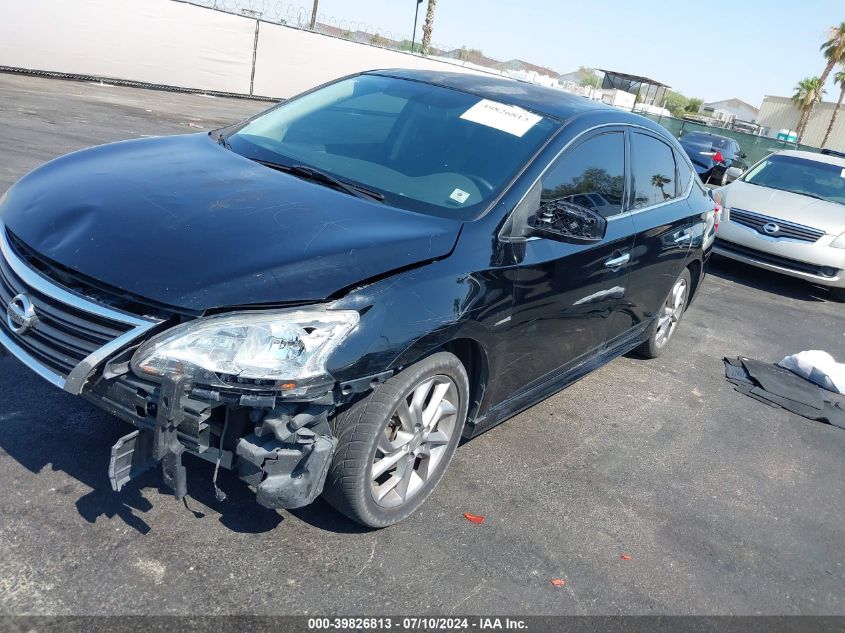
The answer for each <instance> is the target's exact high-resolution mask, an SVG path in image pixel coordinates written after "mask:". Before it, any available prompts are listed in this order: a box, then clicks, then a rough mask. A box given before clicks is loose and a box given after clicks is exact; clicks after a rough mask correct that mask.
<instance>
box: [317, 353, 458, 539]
mask: <svg viewBox="0 0 845 633" xmlns="http://www.w3.org/2000/svg"><path fill="white" fill-rule="evenodd" d="M468 395H469V381H468V378H467V373H466V370H465V369H464V366H463V365H462V364H461V362H460V361H459V360H458V358H457V357H456V356H454V355H453V354H450V353H448V352H439V353H437V354H433V355H432V356H429V357H428V358H425V359H423V360H421V361H419V362H418V363H415V364H414V365H411V366H410V367H407V368H406V369H404V370H403V371H401V372H399V373H398V374H396V375H395V376H393V377H392V378H390V380H388V381H386V382H385V383H384V384H382V385H379V386H377V387H375V388H374V389H373V391H372V392H370V393H369V394H368V395H367V396H365V397H364V398H361V399H360V400H358V401H356V402H355V403H353V404H352V405H350V406H349V407H347V408H346V409H344V410H343V411H341V412H340V413H338V414H337V415H336V416H335V417H334V419H333V420H332V428H333V431H334V434H335V436H336V437H337V438H338V445H337V449H336V450H335V453H334V456H333V458H332V465H331V468H330V469H329V474H328V477H327V479H326V486H325V492H324V496H325V498H326V500H327V501H328V502H329V503H331V504H332V505H333V506H334V507H335V508H336V509H337V510H339V511H340V512H342V513H343V514H345V515H346V516H348V517H349V518H351V519H353V520H355V521H357V522H358V523H361V524H363V525H366V526H369V527H386V526H388V525H392V524H394V523H397V522H398V521H401V520H402V519H404V518H406V517H407V516H409V515H410V514H411V513H413V512H414V511H415V510H416V509H417V508H419V507H420V506H421V505H422V503H423V502H424V501H425V500H426V498H427V497H428V495H430V494H431V493H432V491H433V490H434V488H435V487H436V486H437V484H438V483H439V481H440V479H441V478H442V476H443V473H444V472H445V470H446V467H447V466H448V465H449V462H450V461H451V459H452V455H453V453H454V452H455V448H456V447H457V445H458V442H459V441H460V438H461V434H462V432H463V427H464V422H465V420H466V415H467V403H468V400H469V397H468Z"/></svg>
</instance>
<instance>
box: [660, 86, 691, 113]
mask: <svg viewBox="0 0 845 633" xmlns="http://www.w3.org/2000/svg"><path fill="white" fill-rule="evenodd" d="M688 102H689V99H687V98H686V97H685V96H684V95H682V94H681V93H680V92H675V91H674V90H667V91H666V94H665V95H664V97H663V107H665V108H666V109H667V110H669V114H671V115H672V116H673V117H675V118H678V119H680V118H681V117H682V116H684V108H686V106H687V103H688Z"/></svg>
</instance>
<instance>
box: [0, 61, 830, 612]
mask: <svg viewBox="0 0 845 633" xmlns="http://www.w3.org/2000/svg"><path fill="white" fill-rule="evenodd" d="M268 105H269V104H267V103H266V102H255V101H248V100H239V99H223V98H215V97H208V96H203V95H191V94H178V93H170V92H158V91H151V90H141V89H136V88H127V87H114V86H106V85H100V84H95V83H82V82H72V81H62V80H56V79H46V78H34V77H25V76H18V75H11V74H0V129H2V131H3V132H2V139H0V192H2V191H3V190H5V188H6V187H8V186H9V185H11V184H12V183H13V182H14V181H15V180H16V179H17V178H19V177H20V176H22V175H24V174H25V173H26V172H27V171H28V170H30V169H32V168H33V167H36V166H37V165H39V164H40V163H42V162H44V161H46V160H49V159H51V158H53V157H55V156H58V155H61V154H64V153H66V152H69V151H73V150H77V149H81V148H84V147H88V146H90V145H96V144H100V143H105V142H109V141H116V140H121V139H126V138H135V137H140V136H147V135H159V134H179V133H195V132H203V131H207V130H209V129H212V128H213V127H215V126H218V125H221V124H223V123H227V122H231V121H235V120H238V119H240V118H243V117H245V116H248V115H251V114H253V113H255V112H257V111H260V110H261V109H263V108H265V107H268ZM843 308H845V306H843V305H842V304H835V303H831V302H829V301H828V300H827V299H826V293H825V291H824V290H821V289H817V288H812V287H810V286H808V285H805V284H804V283H801V282H798V281H793V280H790V279H786V278H781V277H779V276H776V275H773V274H769V273H766V272H762V271H758V270H755V269H752V268H749V267H746V266H742V265H736V264H731V263H725V262H718V261H717V262H715V263H714V265H713V267H712V268H711V271H710V274H709V276H708V278H707V279H706V281H705V283H704V286H703V288H702V290H701V292H700V295H699V297H698V299H697V300H696V302H695V303H694V304H693V305H692V307H691V308H690V309H689V311H688V312H687V314H686V315H685V317H684V319H683V321H682V322H681V325H680V329H679V331H678V333H677V334H676V337H675V339H674V340H673V343H672V347H671V350H670V351H669V352H668V354H667V355H666V356H665V357H663V358H661V359H658V360H654V361H643V360H637V359H634V358H627V357H625V358H620V359H618V360H616V361H614V362H613V363H611V364H609V365H607V366H605V367H604V368H602V369H600V370H598V371H597V372H595V373H593V374H591V375H590V376H588V377H586V378H585V379H583V380H581V381H580V382H579V383H577V384H576V385H574V386H572V387H571V388H569V389H567V390H565V391H564V392H561V393H559V394H557V395H555V396H554V397H551V398H549V399H548V400H546V401H544V402H542V403H540V404H538V405H536V406H535V407H533V408H531V409H530V410H528V411H526V412H524V413H522V414H521V415H519V416H517V417H515V418H513V419H512V420H510V421H508V422H507V423H505V424H504V425H501V426H499V427H497V428H495V429H493V430H491V431H489V432H488V433H486V434H484V435H482V436H480V437H478V438H476V439H474V440H472V441H470V442H467V443H465V444H464V445H463V446H462V447H461V448H459V450H458V452H457V453H456V456H455V459H454V461H453V462H452V465H451V466H450V469H449V471H448V472H447V475H446V477H445V479H444V480H443V482H442V483H441V485H440V487H439V488H438V490H437V491H436V492H435V493H434V495H433V496H432V497H431V498H430V499H429V500H428V502H427V503H426V504H425V505H424V506H423V508H422V510H421V511H420V512H418V513H417V514H415V515H414V516H412V517H411V518H410V519H408V520H407V521H405V522H403V523H401V524H399V525H396V526H394V527H391V528H388V529H385V530H380V531H367V530H364V529H362V528H360V527H358V526H357V525H355V524H353V523H351V522H349V521H348V520H346V519H344V518H343V517H341V516H339V515H338V514H336V513H335V512H334V511H333V510H331V508H329V507H328V506H327V505H326V504H324V503H323V502H322V501H319V502H317V503H316V504H315V505H313V506H311V507H308V508H305V509H302V510H297V511H292V512H288V511H272V510H266V509H264V508H261V507H259V506H258V505H256V504H255V502H254V500H253V495H252V494H251V493H250V492H249V491H248V489H247V488H246V486H245V485H244V484H242V483H241V482H239V481H238V480H237V478H236V477H235V476H234V475H232V474H230V473H223V474H222V475H221V484H222V488H223V489H224V490H225V491H226V492H227V494H228V495H229V500H227V501H225V502H222V503H221V502H218V501H217V500H216V499H215V497H214V494H213V490H212V488H211V484H210V476H211V469H212V467H211V465H209V464H207V463H205V462H201V461H199V460H192V463H191V464H190V465H189V466H191V467H190V468H189V481H188V490H189V494H190V496H189V498H188V500H187V503H186V504H182V503H179V502H177V501H175V500H174V498H173V497H172V496H170V495H168V494H167V493H166V491H165V490H164V489H163V488H162V487H161V486H160V480H159V476H158V474H157V473H151V474H147V475H145V476H144V477H143V478H142V479H141V480H140V481H139V482H138V483H137V484H130V485H129V486H128V487H127V488H126V489H125V490H124V491H123V492H122V493H119V494H117V493H113V492H112V491H111V489H110V487H109V483H108V477H107V474H106V469H107V466H108V456H109V449H110V447H111V445H112V444H113V443H114V442H115V441H116V440H117V439H118V438H119V437H120V436H122V435H124V434H125V433H127V432H128V430H129V427H128V426H127V425H125V424H124V423H122V422H120V421H119V420H117V419H115V418H112V417H110V416H108V415H106V414H105V413H102V412H100V411H99V410H98V409H96V408H95V407H94V406H92V405H89V404H87V403H86V402H83V401H82V400H81V399H78V398H75V397H73V396H70V395H68V394H66V393H63V392H60V391H59V390H57V389H56V388H54V387H53V386H51V385H50V384H48V383H47V382H45V381H43V380H41V379H40V378H38V377H37V376H35V375H34V374H32V373H30V372H29V371H28V370H26V369H25V368H24V367H23V366H22V365H20V364H19V363H18V362H17V361H15V360H13V359H11V358H9V357H4V358H0V614H79V615H92V614H197V615H199V614H244V613H248V614H379V613H382V614H383V613H390V614H408V613H413V614H513V615H517V614H845V592H843V587H845V512H843V508H845V460H843V457H844V456H845V431H843V430H841V429H837V428H834V427H831V426H828V425H825V424H821V423H818V422H811V421H809V420H806V419H804V418H801V417H798V416H796V415H793V414H790V413H787V412H785V411H781V410H776V409H772V408H769V407H767V406H765V405H763V404H761V403H759V402H756V401H754V400H751V399H750V398H747V397H746V396H743V395H740V394H739V393H736V392H734V391H733V388H732V386H731V385H730V384H728V383H727V382H726V381H725V379H724V369H723V365H722V361H721V359H722V357H724V356H726V355H727V356H737V355H745V356H749V357H751V358H756V359H760V360H765V361H777V360H779V359H780V358H782V357H783V356H785V355H787V354H790V353H794V352H797V351H800V350H804V349H822V350H827V351H829V352H832V353H834V355H837V356H838V357H839V360H845V317H843ZM464 512H471V513H474V514H480V515H484V516H485V517H486V520H485V521H484V523H483V524H481V525H477V524H474V523H471V522H469V521H467V520H466V519H465V518H464V517H463V513H464ZM623 555H625V556H627V557H630V559H629V560H625V559H623V558H622V556H623ZM558 578H560V579H563V580H565V584H564V585H563V586H562V587H561V586H555V585H553V584H552V582H551V581H552V580H553V579H558Z"/></svg>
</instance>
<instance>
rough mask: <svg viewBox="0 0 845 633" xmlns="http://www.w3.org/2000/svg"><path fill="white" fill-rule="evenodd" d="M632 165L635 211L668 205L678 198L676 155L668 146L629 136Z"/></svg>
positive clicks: (633, 205)
mask: <svg viewBox="0 0 845 633" xmlns="http://www.w3.org/2000/svg"><path fill="white" fill-rule="evenodd" d="M631 163H632V169H631V173H632V174H633V180H634V200H633V204H632V207H633V208H634V209H642V208H645V207H651V206H654V205H656V204H661V203H663V202H668V201H669V200H672V199H673V198H676V197H677V196H678V194H677V192H676V182H675V155H674V152H673V151H672V148H671V147H669V145H667V144H666V143H664V142H663V141H661V140H658V139H657V138H655V137H653V136H649V135H646V134H640V133H639V132H634V133H633V134H631Z"/></svg>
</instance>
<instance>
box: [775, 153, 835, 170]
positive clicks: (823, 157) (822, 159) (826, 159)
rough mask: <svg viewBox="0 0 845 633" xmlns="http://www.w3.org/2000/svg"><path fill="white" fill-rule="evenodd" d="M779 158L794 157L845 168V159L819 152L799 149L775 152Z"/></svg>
mask: <svg viewBox="0 0 845 633" xmlns="http://www.w3.org/2000/svg"><path fill="white" fill-rule="evenodd" d="M775 154H777V155H778V156H794V157H796V158H805V159H807V160H814V161H816V162H817V163H827V164H828V165H836V166H837V167H843V168H845V158H841V157H839V156H831V155H830V154H819V153H818V152H805V151H803V150H797V149H785V150H781V151H780V152H775Z"/></svg>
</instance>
